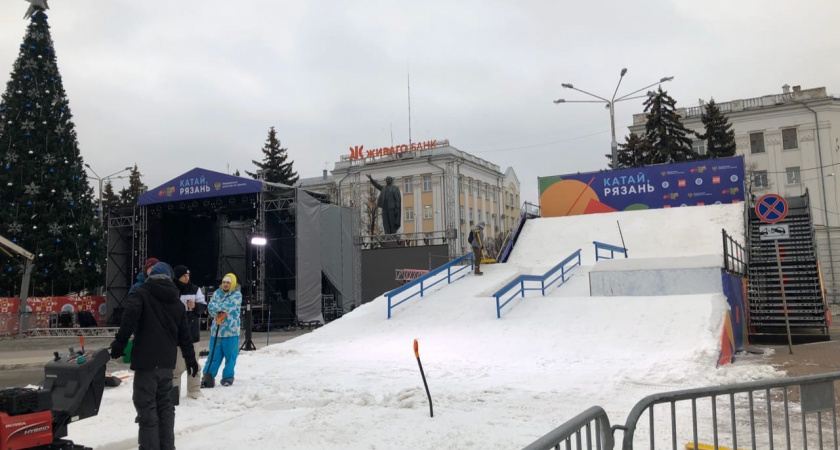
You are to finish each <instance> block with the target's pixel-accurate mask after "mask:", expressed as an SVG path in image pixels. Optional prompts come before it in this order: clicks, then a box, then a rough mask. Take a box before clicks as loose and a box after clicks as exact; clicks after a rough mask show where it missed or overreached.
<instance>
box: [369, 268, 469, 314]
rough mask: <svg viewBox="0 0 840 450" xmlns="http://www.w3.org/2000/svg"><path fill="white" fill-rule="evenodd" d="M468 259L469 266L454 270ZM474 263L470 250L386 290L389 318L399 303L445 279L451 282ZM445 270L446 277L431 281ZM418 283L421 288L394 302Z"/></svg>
mask: <svg viewBox="0 0 840 450" xmlns="http://www.w3.org/2000/svg"><path fill="white" fill-rule="evenodd" d="M467 260H469V262H470V264H469V266H462V267H458V268H457V269H456V270H453V267H455V266H458V265H460V264H461V263H463V262H465V261H467ZM474 264H475V260H474V259H473V254H472V252H470V253H467V254H466V255H463V256H461V257H458V258H456V259H454V260H452V261H450V262H448V263H446V264H444V265H442V266H440V267H438V268H437V269H434V270H432V271H429V273H427V274H426V275H423V276H422V277H420V278H417V279H416V280H414V281H412V282H410V283H406V284H404V285H402V286H400V287H398V288H396V289H394V290H393V291H389V292H386V293H385V297H386V298H387V299H388V318H389V319H390V318H391V310H393V309H394V308H396V307H397V306H398V305H400V304H402V303H404V302H406V301H408V300H410V299H412V298H414V297H415V296H416V295H420V296H421V297H422V296H423V295H424V294H425V291H426V290H427V289H429V288H431V287H432V286H434V285H436V284H438V283H441V282H443V281H446V283H447V284H451V283H452V281H453V280H452V276H453V275H457V274H459V273H461V272H462V271H464V270H472V268H473V265H474ZM444 271H445V272H446V276H445V277H442V278H440V279H439V280H436V281H431V279H432V278H434V277H436V276H437V275H438V274H440V273H443V272H444ZM465 276H467V274H464V275H462V276H460V277H458V278H456V279H455V280H456V281H457V280H458V279H460V278H463V277H465ZM427 283H428V284H427ZM418 285H419V286H420V289H419V290H418V291H417V292H414V293H413V294H411V295H409V296H408V297H406V298H404V299H402V300H400V301H398V302H396V303H393V299H394V297H396V296H397V295H399V294H402V293H404V292H406V291H407V290H409V289H412V288H414V287H415V286H418Z"/></svg>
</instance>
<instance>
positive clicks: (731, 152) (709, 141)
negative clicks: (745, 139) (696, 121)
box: [697, 99, 735, 158]
mask: <svg viewBox="0 0 840 450" xmlns="http://www.w3.org/2000/svg"><path fill="white" fill-rule="evenodd" d="M700 120H701V121H702V122H703V127H704V128H705V130H706V132H705V133H703V134H698V135H697V137H698V138H700V139H702V140H704V141H706V155H707V156H708V157H709V158H725V157H727V156H735V131H733V130H732V124H731V123H729V119H728V118H727V117H726V115H724V114H723V111H721V110H720V108H719V107H718V105H717V103H715V101H714V99H712V100H709V103H708V104H706V110H705V111H703V115H702V116H701V117H700Z"/></svg>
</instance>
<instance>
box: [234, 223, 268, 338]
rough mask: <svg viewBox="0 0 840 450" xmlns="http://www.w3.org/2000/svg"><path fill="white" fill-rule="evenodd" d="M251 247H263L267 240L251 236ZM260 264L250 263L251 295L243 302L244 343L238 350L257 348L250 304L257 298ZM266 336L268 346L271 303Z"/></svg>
mask: <svg viewBox="0 0 840 450" xmlns="http://www.w3.org/2000/svg"><path fill="white" fill-rule="evenodd" d="M250 241H251V245H253V246H254V247H263V246H265V245H266V244H267V243H268V239H266V238H264V237H262V236H251V239H250ZM259 263H260V261H259V258H253V259H252V261H251V267H252V270H251V273H252V274H253V278H252V279H251V283H250V284H251V295H250V296H249V297H246V300H245V342H243V343H242V346H241V347H239V349H240V350H245V351H252V350H256V349H257V346H256V345H254V341H253V340H252V337H253V334H252V333H253V328H254V310H253V309H252V308H251V304H252V303H253V301H254V298H255V297H256V296H257V283H258V282H259V281H260V280H257V276H258V275H259V271H257V270H256V268H257V265H258V264H259ZM266 332H267V333H266V336H265V345H268V338H269V336H270V335H271V303H269V306H268V328H267V329H266Z"/></svg>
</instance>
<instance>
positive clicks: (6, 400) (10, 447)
mask: <svg viewBox="0 0 840 450" xmlns="http://www.w3.org/2000/svg"><path fill="white" fill-rule="evenodd" d="M54 355H55V358H54V359H53V360H52V361H50V362H49V363H47V365H46V366H45V367H44V382H43V386H41V388H40V389H31V388H8V389H3V390H0V450H20V449H43V450H47V449H49V450H83V449H88V448H89V447H84V446H81V445H76V444H74V443H73V442H71V441H68V440H66V439H63V438H64V437H65V436H67V425H68V424H70V423H71V422H75V421H77V420H81V419H85V418H88V417H92V416H95V415H97V414H98V413H99V405H100V403H101V402H102V392H103V391H104V390H105V365H106V364H107V363H108V361H109V360H110V356H109V353H108V349H104V348H103V349H99V350H92V351H87V352H86V351H84V347H82V351H78V352H75V351H73V349H72V348H71V349H70V353H68V354H67V355H65V356H63V357H62V356H60V355H59V353H58V352H55V353H54Z"/></svg>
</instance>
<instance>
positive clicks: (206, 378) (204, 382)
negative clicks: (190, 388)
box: [201, 312, 227, 389]
mask: <svg viewBox="0 0 840 450" xmlns="http://www.w3.org/2000/svg"><path fill="white" fill-rule="evenodd" d="M225 316H227V314H226V313H224V312H220V313H218V314H216V335H215V336H214V337H213V347H211V348H210V357H209V358H207V362H205V363H204V374H203V375H202V376H201V387H202V388H207V389H209V388H213V387H216V380H215V379H213V376H212V375H210V364H212V362H213V354H214V353H216V346H217V345H218V344H219V330H220V329H221V328H222V321H224V320H225Z"/></svg>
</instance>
